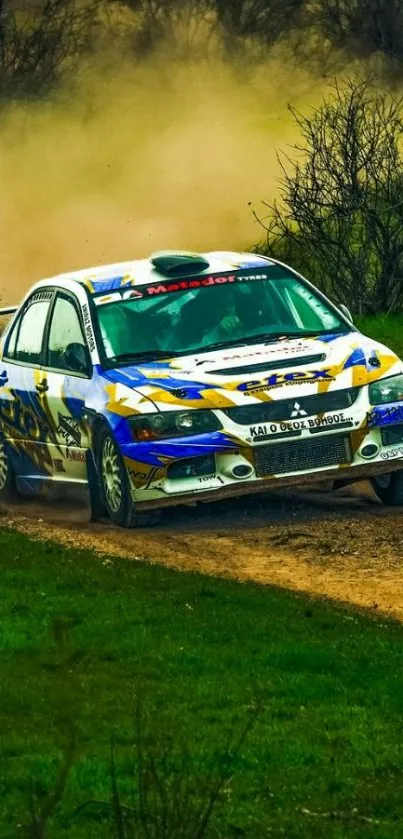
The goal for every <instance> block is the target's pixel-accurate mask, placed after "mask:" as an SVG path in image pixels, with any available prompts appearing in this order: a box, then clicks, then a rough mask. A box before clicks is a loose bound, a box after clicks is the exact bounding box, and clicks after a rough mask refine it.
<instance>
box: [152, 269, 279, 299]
mask: <svg viewBox="0 0 403 839" xmlns="http://www.w3.org/2000/svg"><path fill="white" fill-rule="evenodd" d="M267 279H268V275H267V274H234V273H231V274H226V273H225V274H221V275H214V274H212V275H210V276H207V277H198V278H197V279H196V278H194V279H187V280H178V281H176V282H174V281H172V280H169V281H167V282H163V283H158V285H149V286H146V287H145V289H144V293H145V296H146V297H154V296H155V295H158V294H167V293H169V292H172V291H189V290H191V289H193V288H204V287H206V286H212V285H225V284H227V283H249V282H255V281H256V280H267Z"/></svg>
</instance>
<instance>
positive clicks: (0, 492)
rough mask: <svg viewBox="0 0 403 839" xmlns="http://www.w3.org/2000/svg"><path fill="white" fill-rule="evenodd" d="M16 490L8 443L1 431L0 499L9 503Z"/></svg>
mask: <svg viewBox="0 0 403 839" xmlns="http://www.w3.org/2000/svg"><path fill="white" fill-rule="evenodd" d="M13 490H15V480H14V474H13V470H12V467H11V463H10V457H9V454H8V449H7V443H6V441H5V440H4V437H3V435H2V433H1V431H0V499H2V500H4V501H8V500H9V499H10V498H11V497H12V495H13Z"/></svg>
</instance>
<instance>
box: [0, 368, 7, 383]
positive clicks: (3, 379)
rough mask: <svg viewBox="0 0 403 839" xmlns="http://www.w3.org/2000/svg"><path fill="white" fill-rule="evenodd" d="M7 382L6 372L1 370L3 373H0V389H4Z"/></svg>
mask: <svg viewBox="0 0 403 839" xmlns="http://www.w3.org/2000/svg"><path fill="white" fill-rule="evenodd" d="M7 382H8V376H7V370H3V372H2V373H0V387H5V385H6V384H7Z"/></svg>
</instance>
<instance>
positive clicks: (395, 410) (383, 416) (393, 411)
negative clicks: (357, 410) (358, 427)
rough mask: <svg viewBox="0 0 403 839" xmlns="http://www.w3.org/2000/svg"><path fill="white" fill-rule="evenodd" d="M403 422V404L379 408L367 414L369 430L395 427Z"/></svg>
mask: <svg viewBox="0 0 403 839" xmlns="http://www.w3.org/2000/svg"><path fill="white" fill-rule="evenodd" d="M399 422H403V404H402V403H398V404H396V405H388V406H386V407H383V406H378V407H376V408H374V409H373V410H372V411H370V413H369V414H367V425H368V427H369V428H377V427H379V426H382V425H394V424H395V423H399Z"/></svg>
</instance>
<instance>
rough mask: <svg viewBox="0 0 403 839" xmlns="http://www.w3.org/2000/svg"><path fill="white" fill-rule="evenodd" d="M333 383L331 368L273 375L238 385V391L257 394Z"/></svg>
mask: <svg viewBox="0 0 403 839" xmlns="http://www.w3.org/2000/svg"><path fill="white" fill-rule="evenodd" d="M332 381H334V376H332V373H331V370H330V369H329V368H328V369H327V370H306V371H303V370H297V371H296V372H295V373H294V372H292V373H273V374H272V375H271V376H266V377H265V378H264V379H256V380H255V381H252V382H245V383H243V384H241V385H238V388H237V390H241V391H243V392H244V393H253V392H255V393H256V392H257V391H260V390H269V389H270V388H273V387H280V386H281V385H299V384H302V385H304V384H312V383H314V384H316V383H317V382H332Z"/></svg>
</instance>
